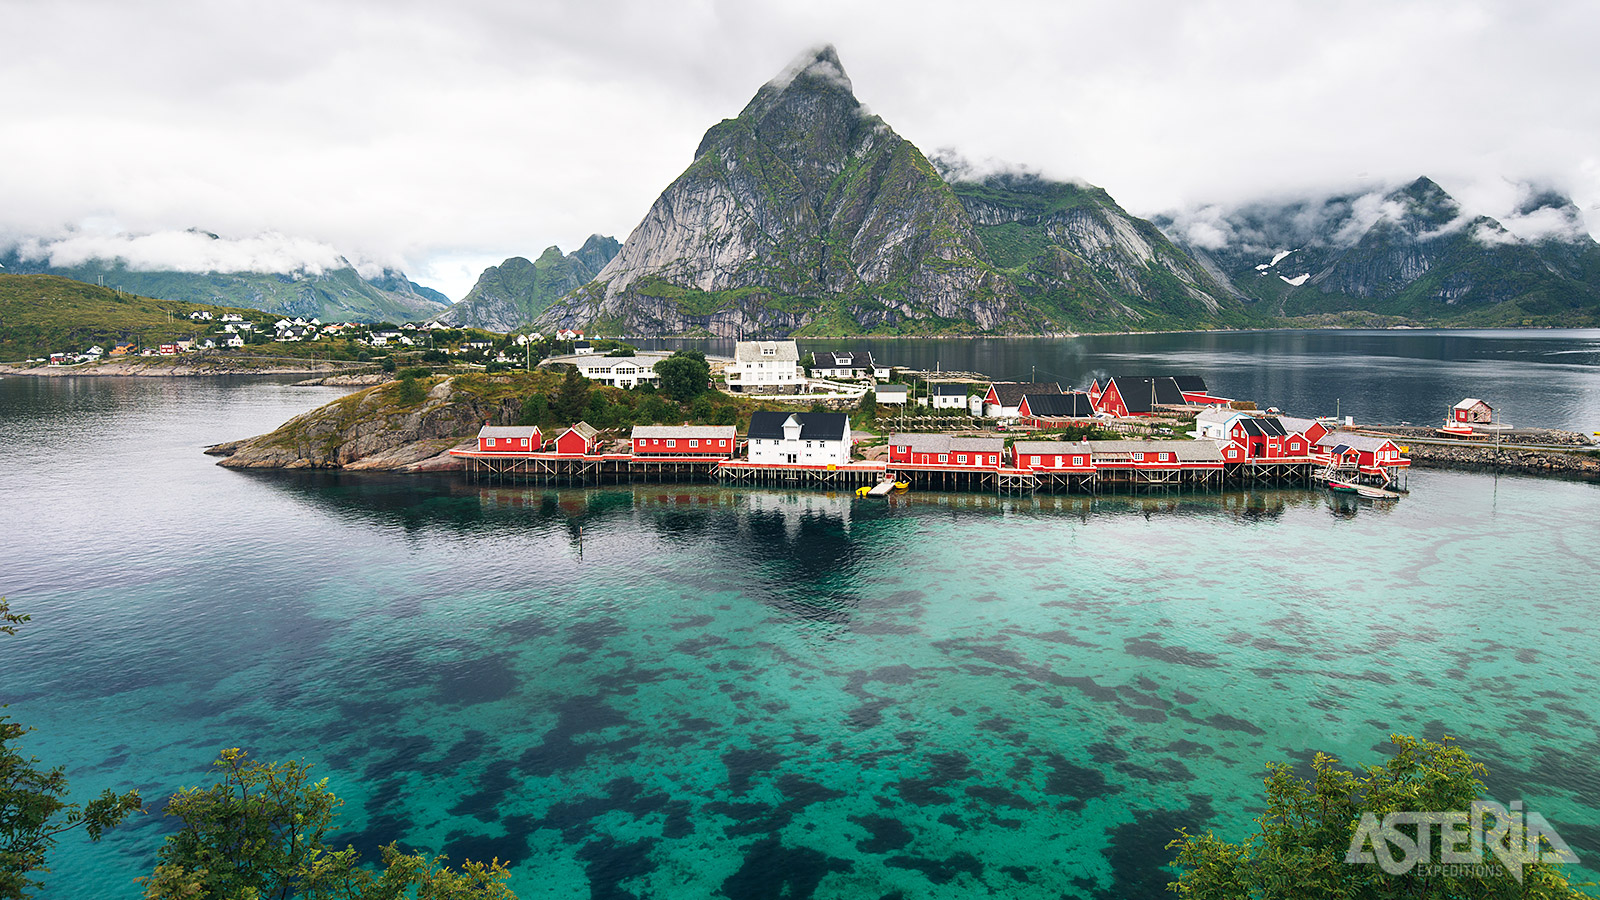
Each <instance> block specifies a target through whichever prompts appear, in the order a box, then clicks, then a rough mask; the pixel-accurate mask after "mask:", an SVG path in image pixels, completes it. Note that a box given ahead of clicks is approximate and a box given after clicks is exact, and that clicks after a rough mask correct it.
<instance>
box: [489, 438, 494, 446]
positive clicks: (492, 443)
mask: <svg viewBox="0 0 1600 900" xmlns="http://www.w3.org/2000/svg"><path fill="white" fill-rule="evenodd" d="M489 446H490V447H493V446H494V438H489Z"/></svg>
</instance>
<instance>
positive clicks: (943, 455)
mask: <svg viewBox="0 0 1600 900" xmlns="http://www.w3.org/2000/svg"><path fill="white" fill-rule="evenodd" d="M949 461H950V454H948V453H941V454H939V462H942V463H947V462H949Z"/></svg>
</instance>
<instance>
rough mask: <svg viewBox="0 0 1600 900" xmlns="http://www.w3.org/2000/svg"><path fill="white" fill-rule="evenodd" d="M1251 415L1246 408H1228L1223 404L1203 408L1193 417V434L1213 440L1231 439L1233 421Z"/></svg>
mask: <svg viewBox="0 0 1600 900" xmlns="http://www.w3.org/2000/svg"><path fill="white" fill-rule="evenodd" d="M1251 415H1252V413H1250V412H1248V411H1246V410H1242V409H1229V408H1228V407H1225V406H1223V407H1214V408H1211V409H1203V410H1201V411H1200V414H1199V415H1197V416H1195V417H1194V432H1193V435H1194V436H1195V437H1197V438H1209V439H1210V440H1214V441H1229V440H1233V423H1235V422H1237V421H1239V420H1240V419H1247V418H1249V417H1250V416H1251Z"/></svg>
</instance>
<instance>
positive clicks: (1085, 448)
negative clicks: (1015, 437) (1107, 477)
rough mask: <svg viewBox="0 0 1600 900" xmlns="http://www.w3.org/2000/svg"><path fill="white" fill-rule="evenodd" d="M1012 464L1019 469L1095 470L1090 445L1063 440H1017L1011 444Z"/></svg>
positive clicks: (1053, 470)
mask: <svg viewBox="0 0 1600 900" xmlns="http://www.w3.org/2000/svg"><path fill="white" fill-rule="evenodd" d="M1011 464H1012V465H1013V466H1015V467H1016V468H1019V469H1028V470H1030V471H1033V470H1039V471H1049V472H1093V471H1094V464H1093V462H1092V461H1091V460H1090V451H1089V445H1088V444H1086V443H1081V442H1080V443H1076V444H1069V443H1065V442H1062V441H1017V442H1015V443H1013V444H1012V445H1011Z"/></svg>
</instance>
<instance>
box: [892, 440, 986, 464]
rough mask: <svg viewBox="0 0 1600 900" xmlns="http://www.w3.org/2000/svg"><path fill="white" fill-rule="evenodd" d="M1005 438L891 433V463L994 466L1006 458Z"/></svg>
mask: <svg viewBox="0 0 1600 900" xmlns="http://www.w3.org/2000/svg"><path fill="white" fill-rule="evenodd" d="M1005 451H1006V442H1005V440H1004V439H1003V438H989V437H955V436H952V435H948V434H892V435H890V436H889V463H890V465H908V466H940V467H943V468H951V469H958V468H966V469H992V468H995V467H996V466H999V465H1000V462H1001V460H1002V459H1004V458H1005Z"/></svg>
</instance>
